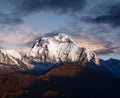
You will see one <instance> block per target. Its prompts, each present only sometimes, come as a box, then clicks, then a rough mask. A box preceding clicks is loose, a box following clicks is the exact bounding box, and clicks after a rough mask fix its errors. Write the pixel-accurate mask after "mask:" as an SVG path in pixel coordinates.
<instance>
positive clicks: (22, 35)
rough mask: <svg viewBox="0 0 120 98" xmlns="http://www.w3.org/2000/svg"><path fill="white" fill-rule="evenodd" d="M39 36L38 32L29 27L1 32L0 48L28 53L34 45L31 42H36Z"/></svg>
mask: <svg viewBox="0 0 120 98" xmlns="http://www.w3.org/2000/svg"><path fill="white" fill-rule="evenodd" d="M13 32H14V33H13ZM39 36H40V34H39V35H38V33H37V32H36V31H34V30H32V29H31V28H30V27H28V26H27V25H23V26H22V27H21V28H20V30H16V29H12V30H10V31H6V32H0V47H1V48H3V49H15V50H17V51H19V52H24V53H27V52H28V51H29V49H30V48H31V47H32V45H33V44H32V43H31V44H30V42H31V41H35V39H36V37H39Z"/></svg>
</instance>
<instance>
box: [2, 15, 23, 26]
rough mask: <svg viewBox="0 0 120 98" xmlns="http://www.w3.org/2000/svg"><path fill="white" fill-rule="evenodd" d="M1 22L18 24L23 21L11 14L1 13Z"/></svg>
mask: <svg viewBox="0 0 120 98" xmlns="http://www.w3.org/2000/svg"><path fill="white" fill-rule="evenodd" d="M0 23H1V24H5V25H16V24H21V23H23V21H22V19H20V18H16V17H12V16H11V15H9V14H4V13H0Z"/></svg>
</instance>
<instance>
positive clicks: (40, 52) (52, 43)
mask: <svg viewBox="0 0 120 98" xmlns="http://www.w3.org/2000/svg"><path fill="white" fill-rule="evenodd" d="M27 56H28V57H33V58H37V59H38V60H39V61H40V62H52V63H60V62H78V61H79V62H84V63H86V62H91V61H92V62H94V63H96V64H97V63H98V58H97V56H96V54H95V53H94V52H92V51H90V50H88V49H86V48H83V47H79V46H78V45H77V44H76V43H75V42H74V41H73V40H72V39H71V38H70V37H69V36H68V35H65V34H63V33H60V34H58V35H55V36H53V37H43V38H41V39H39V40H38V41H37V42H36V43H35V44H34V45H33V47H32V49H31V50H30V52H29V53H28V54H27Z"/></svg>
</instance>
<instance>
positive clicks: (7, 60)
mask: <svg viewBox="0 0 120 98" xmlns="http://www.w3.org/2000/svg"><path fill="white" fill-rule="evenodd" d="M71 63H80V64H84V65H86V66H90V67H91V68H94V69H96V70H99V69H103V70H105V71H106V72H108V73H111V74H112V75H113V76H115V77H117V78H120V60H116V59H109V60H106V61H105V60H102V59H100V58H98V56H97V55H96V53H95V52H93V51H90V50H88V49H86V48H84V47H80V46H79V45H77V44H76V42H74V41H73V40H72V38H70V37H69V36H68V35H65V34H63V33H60V34H56V35H53V36H52V37H42V38H40V39H38V40H37V41H36V42H35V43H34V45H33V46H32V48H31V49H30V51H29V52H28V53H26V55H25V56H24V57H21V55H20V54H19V53H18V52H16V51H15V50H3V49H0V74H5V73H11V72H26V73H34V74H37V73H39V74H41V73H44V72H47V71H48V70H50V69H52V68H54V67H56V66H60V65H62V64H71Z"/></svg>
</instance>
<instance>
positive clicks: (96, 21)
mask: <svg viewBox="0 0 120 98" xmlns="http://www.w3.org/2000/svg"><path fill="white" fill-rule="evenodd" d="M119 5H120V1H119V0H106V1H105V0H0V48H4V49H16V50H17V51H19V52H24V53H25V52H27V51H28V50H29V49H30V48H31V46H32V44H33V43H34V42H35V40H36V39H38V38H39V37H40V36H44V35H47V34H52V33H54V32H57V33H60V32H62V33H66V34H68V35H69V36H70V37H72V38H73V39H74V40H75V41H76V42H77V43H78V44H79V45H80V46H81V47H86V48H88V49H90V50H92V51H95V52H96V53H97V54H98V56H100V57H101V58H103V59H109V58H118V59H120V55H119V54H120V39H119V36H120V6H119Z"/></svg>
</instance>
